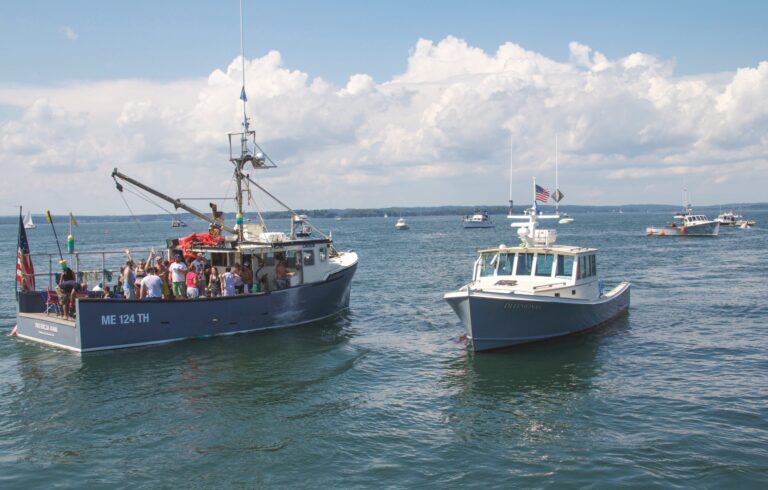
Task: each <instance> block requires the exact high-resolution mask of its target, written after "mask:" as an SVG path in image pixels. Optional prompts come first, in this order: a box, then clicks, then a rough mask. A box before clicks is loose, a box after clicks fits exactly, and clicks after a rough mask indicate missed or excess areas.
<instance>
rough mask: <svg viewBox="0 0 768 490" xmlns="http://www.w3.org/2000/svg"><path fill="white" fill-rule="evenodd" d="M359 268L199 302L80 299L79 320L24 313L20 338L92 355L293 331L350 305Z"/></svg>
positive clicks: (18, 323) (20, 319) (78, 306)
mask: <svg viewBox="0 0 768 490" xmlns="http://www.w3.org/2000/svg"><path fill="white" fill-rule="evenodd" d="M356 269H357V264H354V265H352V266H351V267H348V268H347V269H344V270H342V271H339V272H337V273H336V274H334V275H333V276H332V277H331V278H329V279H328V280H326V281H324V282H320V283H314V284H305V285H302V286H297V287H292V288H288V289H283V290H278V291H272V292H269V293H262V294H246V295H239V296H230V297H220V298H207V299H195V300H177V301H174V300H138V301H128V300H112V299H106V300H105V299H86V300H78V305H77V311H78V316H77V321H75V322H71V321H66V320H62V319H60V318H57V317H56V316H53V315H51V316H47V315H45V314H41V313H19V314H18V316H17V327H18V336H19V337H21V338H24V339H28V340H34V341H37V342H42V343H46V344H49V345H55V346H58V347H63V348H66V349H70V350H74V351H78V352H87V351H96V350H105V349H120V348H125V347H135V346H141V345H151V344H158V343H164V342H172V341H176V340H182V339H189V338H196V337H209V336H216V335H229V334H235V333H243V332H253V331H258V330H268V329H274V328H283V327H291V326H296V325H302V324H305V323H310V322H314V321H317V320H321V319H323V318H327V317H330V316H333V315H335V314H337V313H339V312H340V311H342V310H344V309H346V308H348V307H349V297H350V291H351V282H352V277H353V276H354V274H355V270H356Z"/></svg>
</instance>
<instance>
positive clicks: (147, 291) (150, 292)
mask: <svg viewBox="0 0 768 490" xmlns="http://www.w3.org/2000/svg"><path fill="white" fill-rule="evenodd" d="M147 273H148V274H149V275H147V276H146V277H144V279H142V280H141V290H140V294H139V298H147V299H150V298H151V299H159V298H162V297H163V289H162V285H163V280H162V279H160V276H158V275H157V268H155V267H150V268H149V269H147Z"/></svg>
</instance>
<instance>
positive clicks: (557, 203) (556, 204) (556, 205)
mask: <svg viewBox="0 0 768 490" xmlns="http://www.w3.org/2000/svg"><path fill="white" fill-rule="evenodd" d="M555 192H560V185H559V184H558V180H557V134H555ZM559 206H560V201H559V200H558V199H555V214H560V212H559V211H558V208H559Z"/></svg>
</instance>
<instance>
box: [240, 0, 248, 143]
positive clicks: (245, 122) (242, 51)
mask: <svg viewBox="0 0 768 490" xmlns="http://www.w3.org/2000/svg"><path fill="white" fill-rule="evenodd" d="M240 62H241V67H242V72H243V73H242V74H243V84H242V88H241V90H240V100H242V101H243V129H245V132H246V133H247V132H248V116H247V115H246V112H245V110H246V102H248V97H247V96H246V95H245V29H244V27H243V0H240ZM243 136H245V135H243ZM245 143H246V139H245V137H243V145H245ZM244 149H245V147H244Z"/></svg>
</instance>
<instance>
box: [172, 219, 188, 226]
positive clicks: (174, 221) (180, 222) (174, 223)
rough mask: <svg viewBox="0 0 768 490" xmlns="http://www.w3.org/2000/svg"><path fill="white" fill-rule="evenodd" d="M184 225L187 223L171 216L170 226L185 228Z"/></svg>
mask: <svg viewBox="0 0 768 490" xmlns="http://www.w3.org/2000/svg"><path fill="white" fill-rule="evenodd" d="M186 226H187V224H186V223H185V222H183V221H181V220H180V219H178V218H173V219H172V220H171V228H185V227H186Z"/></svg>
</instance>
